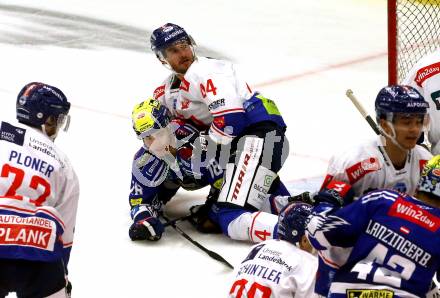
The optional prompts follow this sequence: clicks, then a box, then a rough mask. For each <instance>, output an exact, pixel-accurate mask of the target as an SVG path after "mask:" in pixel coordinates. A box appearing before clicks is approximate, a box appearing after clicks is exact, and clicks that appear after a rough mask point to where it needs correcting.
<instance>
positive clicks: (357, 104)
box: [345, 89, 382, 135]
mask: <svg viewBox="0 0 440 298" xmlns="http://www.w3.org/2000/svg"><path fill="white" fill-rule="evenodd" d="M345 95H347V97H348V98H350V100H351V102H352V103H353V104H354V106H355V107H356V109H358V111H359V113H361V115H362V117H364V119H365V120H366V121H367V122H368V124H370V126H371V128H372V129H373V130H374V132H375V133H376V134H377V135H381V134H382V133H381V132H380V129H379V127H378V126H377V123H376V122H375V121H374V120H373V118H371V116H370V115H368V113H367V112H366V111H365V109H364V107H363V106H362V105H361V103H360V102H359V101H358V100H357V98H356V97H355V96H354V94H353V91H352V90H351V89H348V90H347V92H345Z"/></svg>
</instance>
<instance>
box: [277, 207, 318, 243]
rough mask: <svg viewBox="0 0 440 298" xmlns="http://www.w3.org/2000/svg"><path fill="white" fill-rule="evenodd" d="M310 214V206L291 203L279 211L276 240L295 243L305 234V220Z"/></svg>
mask: <svg viewBox="0 0 440 298" xmlns="http://www.w3.org/2000/svg"><path fill="white" fill-rule="evenodd" d="M311 212H312V205H310V204H307V203H302V202H292V203H290V204H288V205H286V206H285V207H284V208H283V209H281V211H280V215H279V216H278V230H277V233H278V238H280V239H283V240H286V241H289V242H290V243H293V244H295V243H297V242H299V241H301V237H302V236H303V235H304V234H305V229H306V224H307V218H308V216H309V215H310V214H311Z"/></svg>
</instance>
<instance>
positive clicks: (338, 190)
mask: <svg viewBox="0 0 440 298" xmlns="http://www.w3.org/2000/svg"><path fill="white" fill-rule="evenodd" d="M353 198H354V191H353V189H352V188H351V185H350V184H348V183H345V182H341V181H336V180H332V181H330V183H328V184H327V186H326V187H325V188H324V189H322V190H321V191H320V192H318V193H317V194H316V195H315V196H314V198H313V199H314V200H315V205H318V204H319V203H323V202H325V203H328V204H331V205H333V206H335V207H343V206H346V205H348V204H350V203H351V202H353Z"/></svg>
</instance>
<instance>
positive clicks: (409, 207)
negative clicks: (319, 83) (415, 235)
mask: <svg viewBox="0 0 440 298" xmlns="http://www.w3.org/2000/svg"><path fill="white" fill-rule="evenodd" d="M388 215H390V216H394V217H399V218H402V219H404V220H407V221H409V222H412V223H414V224H416V225H418V226H420V227H422V228H425V229H427V230H429V231H431V232H436V231H437V230H438V229H439V227H440V218H439V217H437V216H435V215H434V214H431V213H429V212H428V211H427V210H424V209H422V208H420V207H419V206H417V205H416V204H413V203H411V202H408V201H405V200H403V199H401V198H399V199H397V200H396V201H395V202H394V204H393V205H392V206H391V208H390V210H389V211H388Z"/></svg>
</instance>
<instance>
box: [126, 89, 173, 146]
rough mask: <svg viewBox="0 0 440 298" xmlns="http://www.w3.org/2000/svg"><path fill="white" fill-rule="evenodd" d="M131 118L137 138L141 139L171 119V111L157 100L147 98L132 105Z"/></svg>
mask: <svg viewBox="0 0 440 298" xmlns="http://www.w3.org/2000/svg"><path fill="white" fill-rule="evenodd" d="M131 119H132V123H133V129H134V131H135V133H136V135H137V136H138V139H143V138H145V137H147V136H149V135H151V134H152V133H154V132H155V131H158V130H160V129H161V128H164V127H166V126H167V125H168V123H169V122H170V120H171V113H170V111H169V110H168V109H167V108H166V107H165V106H164V105H162V104H160V102H159V101H158V100H156V99H153V98H149V99H147V100H144V101H143V102H141V103H139V104H137V105H135V106H134V108H133V111H132V113H131Z"/></svg>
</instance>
